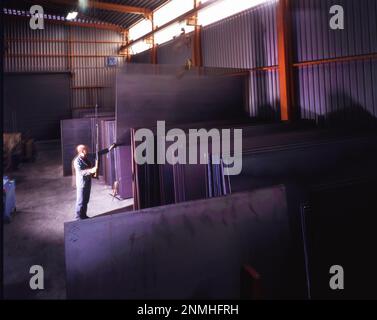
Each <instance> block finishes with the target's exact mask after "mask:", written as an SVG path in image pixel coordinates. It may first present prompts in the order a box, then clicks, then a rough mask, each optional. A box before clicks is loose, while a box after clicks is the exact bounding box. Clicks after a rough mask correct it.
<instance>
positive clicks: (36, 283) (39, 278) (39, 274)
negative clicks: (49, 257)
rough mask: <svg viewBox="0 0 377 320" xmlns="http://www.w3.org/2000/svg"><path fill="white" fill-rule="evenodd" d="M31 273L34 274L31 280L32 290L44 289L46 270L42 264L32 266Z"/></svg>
mask: <svg viewBox="0 0 377 320" xmlns="http://www.w3.org/2000/svg"><path fill="white" fill-rule="evenodd" d="M29 273H30V274H32V275H33V276H32V277H31V278H30V280H29V286H30V289H31V290H43V289H44V288H45V287H44V270H43V267H42V266H39V265H33V266H31V267H30V270H29Z"/></svg>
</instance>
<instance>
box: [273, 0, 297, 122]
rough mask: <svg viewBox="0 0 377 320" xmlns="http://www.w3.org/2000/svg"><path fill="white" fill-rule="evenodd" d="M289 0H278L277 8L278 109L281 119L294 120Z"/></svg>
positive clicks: (295, 113)
mask: <svg viewBox="0 0 377 320" xmlns="http://www.w3.org/2000/svg"><path fill="white" fill-rule="evenodd" d="M289 9H290V0H279V2H278V8H277V32H278V59H279V87H280V111H281V120H282V121H291V120H295V119H297V117H298V113H297V110H296V107H295V101H294V82H293V64H292V41H291V17H290V10H289Z"/></svg>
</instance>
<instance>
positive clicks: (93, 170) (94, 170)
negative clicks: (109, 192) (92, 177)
mask: <svg viewBox="0 0 377 320" xmlns="http://www.w3.org/2000/svg"><path fill="white" fill-rule="evenodd" d="M89 172H90V173H91V174H95V173H96V172H97V167H93V168H91V169H89Z"/></svg>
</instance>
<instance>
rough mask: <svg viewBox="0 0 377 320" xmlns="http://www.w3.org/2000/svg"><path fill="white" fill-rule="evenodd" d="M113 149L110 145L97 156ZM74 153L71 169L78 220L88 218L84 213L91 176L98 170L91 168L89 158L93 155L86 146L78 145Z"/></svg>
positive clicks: (94, 167)
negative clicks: (72, 168)
mask: <svg viewBox="0 0 377 320" xmlns="http://www.w3.org/2000/svg"><path fill="white" fill-rule="evenodd" d="M115 147H116V144H112V145H111V146H110V147H109V148H107V149H103V150H101V151H99V152H98V156H100V155H103V154H106V153H108V152H109V151H111V150H112V149H114V148H115ZM76 151H77V156H76V157H75V158H74V159H73V167H74V170H75V175H76V196H77V198H76V220H78V219H87V218H89V217H88V216H87V215H86V212H87V209H88V202H89V198H90V190H91V186H92V175H94V174H95V173H96V172H97V170H98V168H97V167H96V166H93V164H92V163H93V162H92V161H93V159H91V158H93V156H95V154H91V153H89V148H88V147H87V146H85V145H83V144H81V145H78V146H77V147H76Z"/></svg>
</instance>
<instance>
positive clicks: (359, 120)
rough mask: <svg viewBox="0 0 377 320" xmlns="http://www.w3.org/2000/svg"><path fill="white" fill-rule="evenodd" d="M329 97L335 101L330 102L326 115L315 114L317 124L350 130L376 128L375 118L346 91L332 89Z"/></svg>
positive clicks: (376, 121) (376, 120)
mask: <svg viewBox="0 0 377 320" xmlns="http://www.w3.org/2000/svg"><path fill="white" fill-rule="evenodd" d="M329 99H330V101H337V103H331V105H330V108H329V109H330V112H328V113H327V114H326V115H324V116H321V115H317V118H318V123H319V124H323V125H329V126H331V127H335V128H344V129H352V130H368V129H377V118H376V117H375V116H374V115H373V114H371V113H370V112H369V111H368V110H367V109H366V108H365V107H363V106H362V105H361V104H359V103H358V102H357V101H355V100H354V99H353V98H352V97H351V96H350V95H349V94H348V93H346V92H344V91H342V90H337V91H333V92H331V93H330V95H329Z"/></svg>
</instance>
